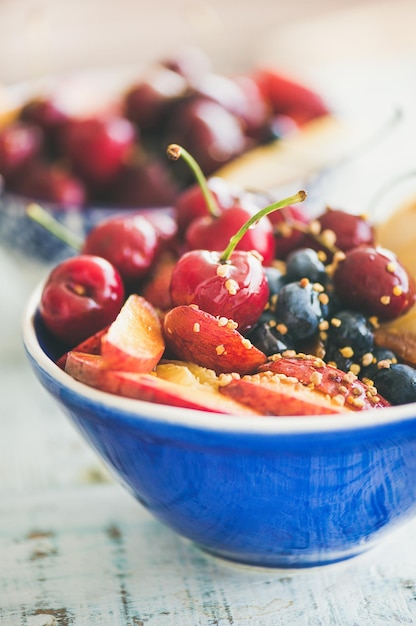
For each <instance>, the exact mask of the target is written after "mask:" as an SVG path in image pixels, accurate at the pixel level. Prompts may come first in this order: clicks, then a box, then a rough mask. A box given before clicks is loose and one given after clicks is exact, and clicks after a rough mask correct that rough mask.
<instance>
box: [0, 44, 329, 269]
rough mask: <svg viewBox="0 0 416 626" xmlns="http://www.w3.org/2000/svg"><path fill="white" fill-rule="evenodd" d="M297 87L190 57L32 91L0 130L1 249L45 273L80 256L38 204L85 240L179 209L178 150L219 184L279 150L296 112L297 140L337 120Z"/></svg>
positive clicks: (181, 175)
mask: <svg viewBox="0 0 416 626" xmlns="http://www.w3.org/2000/svg"><path fill="white" fill-rule="evenodd" d="M279 84H280V85H281V87H282V89H281V103H280V105H279V106H278V105H277V104H276V98H278V96H277V95H276V94H277V92H278V86H279ZM296 84H297V83H295V82H293V83H292V82H291V81H288V80H287V79H286V78H283V77H282V76H281V75H280V74H278V73H277V72H272V71H270V72H267V73H265V72H260V71H258V70H257V69H255V70H254V69H253V70H247V71H246V72H244V73H241V72H240V74H239V75H238V76H223V75H221V74H220V73H218V72H215V71H214V70H213V69H212V67H211V63H210V60H209V59H208V58H207V56H206V55H205V54H204V53H203V52H201V51H198V54H195V51H193V52H192V54H190V53H187V52H184V53H178V54H175V55H173V56H171V57H169V58H165V59H162V60H160V61H159V62H157V63H156V62H155V63H153V64H152V65H150V66H148V67H147V68H145V69H144V70H143V69H141V70H140V71H139V69H138V68H129V69H126V70H123V71H122V70H115V71H114V70H108V71H107V72H105V71H104V72H103V71H101V72H100V71H97V72H96V71H84V72H79V74H78V75H75V77H74V76H69V77H68V76H63V77H53V78H52V79H51V85H49V86H48V87H47V88H43V89H42V87H38V86H36V85H35V84H34V85H30V84H28V85H26V86H25V89H23V90H20V92H19V98H17V100H18V102H17V104H16V107H15V110H14V112H13V114H10V115H7V116H2V118H1V119H2V120H3V122H1V121H0V175H1V176H2V180H3V187H4V189H3V194H2V197H1V199H0V244H1V245H3V246H5V247H6V248H7V249H8V250H9V251H10V252H11V253H13V254H14V255H15V256H16V255H20V256H23V257H24V258H28V257H29V258H31V259H34V260H37V261H40V262H41V263H42V264H43V263H44V262H47V263H51V262H52V263H53V262H56V261H58V260H60V259H62V258H65V257H67V256H69V255H71V254H72V253H73V251H72V250H71V248H70V247H68V246H66V245H65V244H63V243H62V242H61V241H59V240H57V239H56V238H54V237H53V236H52V235H50V234H49V233H46V232H45V231H44V229H43V228H42V227H40V226H38V225H37V224H35V223H33V222H32V221H31V220H30V219H28V218H27V215H26V205H27V203H28V202H31V201H33V200H34V201H36V202H39V203H41V204H42V205H43V206H44V207H45V208H46V209H47V211H48V212H50V213H51V214H52V215H53V216H54V218H56V219H57V220H59V221H60V222H62V223H63V224H64V225H65V226H66V227H67V228H69V229H70V230H71V231H72V232H73V233H74V234H75V235H76V236H78V237H80V238H83V237H85V235H86V233H88V232H89V230H90V229H91V228H92V227H93V226H94V225H95V224H97V222H99V221H101V220H102V219H103V218H104V217H107V216H108V215H110V214H112V213H114V212H118V211H120V210H123V211H124V210H130V209H135V210H137V209H151V210H152V211H156V210H159V209H160V208H163V209H165V208H166V207H171V206H172V205H173V204H174V202H175V201H176V199H177V198H178V196H179V194H180V193H181V192H182V191H183V189H184V188H187V187H188V186H189V185H190V184H191V183H192V182H193V180H192V179H191V178H190V176H189V172H188V170H187V168H185V167H181V166H179V167H175V168H172V164H170V163H169V162H168V160H167V159H166V158H165V156H164V155H165V149H166V146H167V145H168V144H169V143H171V142H175V143H181V144H182V145H183V146H184V147H185V148H187V149H189V150H190V151H191V152H193V154H194V155H195V156H196V158H197V159H198V161H199V162H200V164H201V166H202V169H203V170H204V173H205V174H206V175H207V176H211V175H212V174H214V172H215V171H217V170H218V169H220V168H221V167H222V166H223V165H225V164H227V163H228V162H230V161H231V160H233V159H234V158H236V157H238V156H240V155H241V154H243V153H245V152H246V151H247V150H249V149H250V148H252V147H255V146H256V145H259V144H262V143H267V142H269V141H274V140H275V139H276V136H275V128H276V114H278V115H280V116H281V115H283V116H287V117H288V118H290V116H291V115H292V112H293V111H295V110H296V119H295V118H294V117H293V119H292V122H293V123H292V124H291V125H288V126H287V128H290V132H293V130H294V129H299V128H300V127H301V126H302V124H303V120H306V121H309V120H310V119H314V118H316V117H320V116H324V115H326V114H327V113H329V110H328V108H327V107H326V105H325V104H324V103H323V102H322V101H321V98H320V96H319V95H316V94H314V93H313V92H312V91H311V90H309V89H308V88H306V87H304V86H303V85H302V86H298V87H297V88H294V85H295V86H296ZM288 90H289V92H290V98H289V97H286V96H285V93H286V92H288ZM271 94H272V95H271ZM305 94H309V97H305ZM293 99H295V103H294V102H293ZM311 102H312V103H313V108H312V109H311V104H310V103H311ZM316 102H320V103H321V106H320V107H317V106H316ZM295 105H296V106H295ZM299 110H301V111H302V115H300V114H299V113H298V112H299Z"/></svg>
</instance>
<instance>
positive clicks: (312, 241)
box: [303, 207, 375, 259]
mask: <svg viewBox="0 0 416 626" xmlns="http://www.w3.org/2000/svg"><path fill="white" fill-rule="evenodd" d="M315 221H316V222H317V223H318V224H319V227H320V233H319V237H318V238H314V237H312V236H310V235H305V241H304V242H303V245H304V246H306V247H310V248H314V249H315V250H323V251H324V252H325V253H326V255H327V257H328V259H331V257H332V255H333V251H334V248H335V249H337V250H342V252H347V251H348V250H352V249H353V248H356V247H357V246H362V245H364V246H373V245H374V244H375V237H374V227H373V226H372V224H371V223H370V222H369V220H367V219H366V217H365V216H363V215H356V214H353V213H348V212H347V211H344V210H343V209H332V208H330V207H328V208H327V209H326V210H325V211H324V212H323V213H321V215H318V216H317V217H316V220H315ZM328 233H329V241H330V242H331V245H330V247H329V248H328V247H327V246H326V245H325V238H326V236H327V234H328Z"/></svg>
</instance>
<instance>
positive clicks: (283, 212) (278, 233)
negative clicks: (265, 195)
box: [268, 205, 309, 260]
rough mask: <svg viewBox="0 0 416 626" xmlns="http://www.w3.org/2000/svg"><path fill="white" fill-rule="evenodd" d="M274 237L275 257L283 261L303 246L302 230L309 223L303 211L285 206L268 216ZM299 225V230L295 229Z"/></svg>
mask: <svg viewBox="0 0 416 626" xmlns="http://www.w3.org/2000/svg"><path fill="white" fill-rule="evenodd" d="M268 217H269V219H270V221H271V223H272V225H273V232H274V237H275V256H276V258H277V259H281V260H285V259H286V257H287V255H288V254H289V253H290V252H293V251H294V250H296V249H297V248H299V247H301V246H302V245H303V243H302V242H303V239H304V233H303V228H304V227H306V225H307V224H308V222H309V219H308V217H307V216H306V213H305V211H304V210H303V209H302V208H301V207H299V206H294V205H291V206H286V207H284V208H283V209H280V211H274V212H273V213H270V214H269V216H268ZM296 225H300V227H301V229H299V228H296Z"/></svg>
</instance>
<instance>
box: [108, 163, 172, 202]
mask: <svg viewBox="0 0 416 626" xmlns="http://www.w3.org/2000/svg"><path fill="white" fill-rule="evenodd" d="M178 194H179V187H178V185H177V183H176V182H175V181H174V179H173V177H172V176H171V175H170V172H169V170H168V168H167V167H166V165H165V164H164V163H163V162H162V161H160V160H158V159H156V158H152V159H143V160H137V161H133V162H132V163H127V164H125V165H123V167H122V169H121V172H120V174H119V176H118V177H117V181H116V183H115V186H114V190H113V192H112V198H113V202H114V204H115V205H116V206H121V207H129V208H132V207H168V206H172V204H173V203H174V201H175V199H176V197H177V196H178Z"/></svg>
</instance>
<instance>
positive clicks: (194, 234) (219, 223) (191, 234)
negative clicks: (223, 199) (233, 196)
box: [185, 202, 274, 265]
mask: <svg viewBox="0 0 416 626" xmlns="http://www.w3.org/2000/svg"><path fill="white" fill-rule="evenodd" d="M256 213H257V207H256V206H255V205H253V204H248V203H247V202H246V203H245V204H236V205H235V206H232V207H230V208H229V209H226V210H225V211H223V213H221V215H220V216H218V217H215V216H214V217H213V216H208V215H207V216H205V217H200V218H197V219H195V220H194V221H193V222H192V224H190V226H189V228H188V229H187V231H186V233H185V240H186V242H187V244H188V246H189V247H190V248H191V249H197V248H208V249H211V250H212V249H213V248H215V247H217V248H224V247H225V246H226V245H227V242H228V241H229V240H230V237H232V235H233V234H234V233H235V232H236V231H237V230H238V229H239V228H240V226H242V225H243V224H245V222H247V220H248V219H250V217H252V216H253V215H255V214H256ZM238 248H239V249H240V250H247V251H248V252H250V250H255V251H256V252H257V253H258V254H259V255H260V256H261V258H262V259H263V263H264V265H270V264H271V263H272V261H273V259H274V237H273V227H272V225H271V223H270V220H269V219H268V217H267V216H266V217H264V218H263V219H262V220H261V221H260V222H259V223H258V224H256V225H255V226H254V227H253V228H252V229H250V230H248V231H247V232H246V234H245V235H244V236H243V237H242V238H241V240H240V241H239V243H238Z"/></svg>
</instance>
